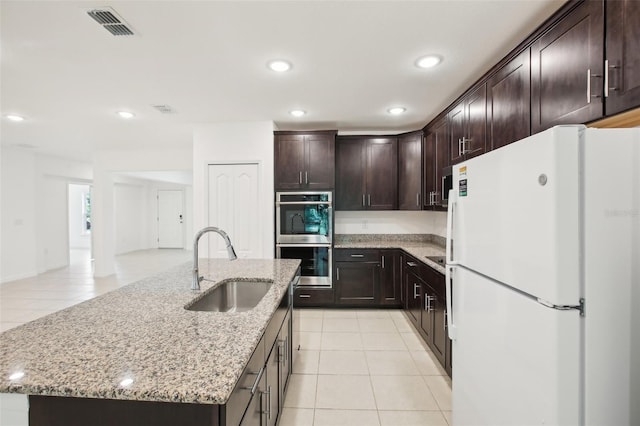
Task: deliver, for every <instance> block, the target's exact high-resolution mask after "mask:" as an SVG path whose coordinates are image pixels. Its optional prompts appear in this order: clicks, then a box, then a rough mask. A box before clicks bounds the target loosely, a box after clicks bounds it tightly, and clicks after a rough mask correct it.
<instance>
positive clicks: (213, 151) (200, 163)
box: [193, 121, 274, 258]
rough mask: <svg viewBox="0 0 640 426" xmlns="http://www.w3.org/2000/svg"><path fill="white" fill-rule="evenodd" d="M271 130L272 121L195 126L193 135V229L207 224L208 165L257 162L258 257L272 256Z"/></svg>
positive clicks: (272, 126)
mask: <svg viewBox="0 0 640 426" xmlns="http://www.w3.org/2000/svg"><path fill="white" fill-rule="evenodd" d="M273 129H274V125H273V122H271V121H260V122H246V123H219V124H203V125H200V126H197V127H196V129H195V131H194V137H193V228H194V230H198V229H201V228H203V227H204V226H207V206H208V200H207V198H208V196H207V194H208V190H207V167H208V165H209V164H216V163H217V164H224V163H238V162H258V163H259V167H260V172H259V173H260V177H259V179H260V182H259V187H258V192H259V194H260V202H259V205H257V206H255V208H256V209H259V210H260V212H261V216H262V217H263V218H264V219H263V220H262V221H261V223H260V230H259V232H260V235H261V236H262V238H263V239H262V247H261V253H262V254H261V257H262V258H273V255H274V222H273V220H274V219H273V217H274V199H273V191H274V189H273V167H274V166H273ZM203 255H204V250H203Z"/></svg>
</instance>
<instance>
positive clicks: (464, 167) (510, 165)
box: [452, 126, 584, 305]
mask: <svg viewBox="0 0 640 426" xmlns="http://www.w3.org/2000/svg"><path fill="white" fill-rule="evenodd" d="M583 130H584V127H583V126H561V127H555V128H553V129H550V130H547V131H545V132H542V133H539V134H537V135H534V136H531V137H529V138H526V139H523V140H521V141H518V142H515V143H513V144H510V145H507V146H505V147H502V148H499V149H497V150H495V151H491V152H489V153H487V154H485V155H482V156H480V157H477V158H474V159H472V160H469V161H466V162H463V163H461V164H458V165H456V166H454V168H453V182H454V187H453V188H454V189H456V190H457V191H458V197H457V201H456V208H455V209H454V217H453V235H452V237H453V262H454V263H459V264H460V265H464V266H465V267H467V268H469V269H471V270H474V271H477V272H480V273H481V274H484V275H486V276H488V277H491V278H493V279H495V280H497V281H500V282H502V283H506V284H508V285H510V286H513V287H515V288H517V289H519V290H521V291H524V292H526V293H528V294H531V295H534V296H536V297H538V298H540V299H543V300H545V301H547V302H549V303H551V304H555V305H577V304H578V301H579V299H580V291H579V278H580V240H579V235H580V226H579V225H580V221H579V213H580V210H579V198H580V197H579V190H580V187H579V172H580V170H579V144H578V142H579V138H580V133H581V132H582V131H583Z"/></svg>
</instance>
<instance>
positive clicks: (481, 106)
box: [463, 83, 487, 160]
mask: <svg viewBox="0 0 640 426" xmlns="http://www.w3.org/2000/svg"><path fill="white" fill-rule="evenodd" d="M464 102H465V105H464V108H465V111H464V114H465V115H464V120H465V129H466V132H465V133H466V135H465V139H464V145H463V150H464V158H465V160H467V159H469V158H472V157H475V156H477V155H480V154H483V153H484V152H485V151H486V150H487V148H486V147H487V84H486V83H483V84H481V85H480V86H478V87H477V88H476V89H475V90H474V91H473V92H471V93H469V95H467V97H466V98H465V101H464Z"/></svg>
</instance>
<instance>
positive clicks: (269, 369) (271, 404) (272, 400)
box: [254, 339, 280, 426]
mask: <svg viewBox="0 0 640 426" xmlns="http://www.w3.org/2000/svg"><path fill="white" fill-rule="evenodd" d="M279 361H280V359H279V351H278V340H277V339H276V343H275V344H274V345H273V348H272V349H271V353H270V354H269V358H267V364H266V366H265V368H266V371H265V373H264V375H265V377H266V382H265V388H264V390H263V391H262V404H263V410H262V411H263V413H262V414H263V415H264V422H265V425H266V426H275V424H276V419H277V418H278V402H279V400H278V396H279V390H280V387H279V383H278V382H279V378H278V375H279V368H280V362H279ZM256 396H257V395H256ZM254 398H255V397H254Z"/></svg>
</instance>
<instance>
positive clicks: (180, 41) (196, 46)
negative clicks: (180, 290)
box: [0, 0, 564, 159]
mask: <svg viewBox="0 0 640 426" xmlns="http://www.w3.org/2000/svg"><path fill="white" fill-rule="evenodd" d="M562 3H564V0H501V1H484V0H475V1H461V0H447V1H426V0H425V1H407V2H404V1H371V0H369V1H287V2H285V1H281V2H275V1H254V2H249V1H227V2H222V1H177V0H174V1H150V0H149V1H105V2H93V1H40V2H36V1H28V0H20V1H7V0H2V1H1V2H0V13H1V33H0V34H1V42H2V57H1V61H2V62H1V75H0V78H1V86H0V90H1V92H0V94H1V108H2V111H1V112H2V115H3V116H4V115H5V114H8V113H16V114H20V115H23V116H25V117H26V120H25V121H24V122H20V123H14V122H9V121H8V120H7V119H6V118H3V119H2V122H1V124H2V128H1V136H2V144H3V145H22V146H24V145H30V146H34V147H35V148H32V149H34V150H36V151H37V152H42V153H48V154H55V155H58V156H65V157H72V158H87V159H88V158H90V157H91V153H92V152H94V151H95V150H102V149H128V148H136V149H140V148H181V147H190V146H191V141H192V131H191V129H192V126H193V124H196V123H215V122H229V121H234V122H236V121H262V120H272V121H274V122H275V123H276V125H277V126H278V127H279V128H280V129H290V130H297V129H307V130H311V129H339V130H341V131H346V132H353V131H368V132H374V131H378V132H379V131H388V132H399V131H405V130H414V129H418V128H421V127H423V126H424V125H425V124H426V123H427V122H428V121H429V120H430V119H432V118H433V117H434V116H435V115H436V114H437V113H439V112H440V111H441V110H442V109H444V108H445V107H446V106H447V105H449V104H450V103H451V102H452V101H453V100H454V99H455V98H456V97H457V96H458V95H460V93H461V92H462V91H463V90H464V89H465V88H467V87H468V86H469V85H471V84H472V83H473V81H474V80H475V79H476V78H477V77H479V76H480V75H481V74H482V73H484V72H485V71H486V70H488V69H489V68H490V67H491V66H492V65H493V64H495V63H496V62H497V61H498V60H499V59H500V58H501V57H503V56H504V55H505V54H506V53H507V52H508V51H509V50H511V49H512V48H513V47H515V45H517V43H518V42H519V41H521V40H523V39H524V38H525V37H526V35H528V34H529V33H530V32H531V31H532V30H533V29H535V28H536V27H537V26H538V25H539V24H540V23H541V22H542V21H544V20H545V19H546V18H547V17H549V16H550V15H551V14H552V13H553V12H554V11H555V10H557V9H558V8H559V7H560V6H561V5H562ZM102 6H110V7H112V8H114V9H115V11H116V12H117V13H118V14H119V15H120V16H121V17H123V18H124V19H125V20H126V21H127V23H128V24H129V25H130V26H131V27H133V29H134V30H135V31H136V33H137V35H136V36H134V37H114V36H112V35H111V34H110V33H108V32H107V31H106V30H105V29H103V28H102V27H100V26H99V25H98V24H97V23H96V22H95V21H93V20H92V19H91V18H90V17H89V16H88V15H87V14H86V10H87V9H90V8H92V7H102ZM427 53H438V54H440V55H442V56H444V62H443V63H442V64H441V65H440V66H439V67H437V68H434V69H431V70H420V69H418V68H416V67H415V66H414V65H413V64H414V61H415V60H416V59H417V58H418V57H419V56H421V55H424V54H427ZM274 58H283V59H287V60H289V61H291V62H292V63H293V69H292V70H291V71H289V72H288V73H285V74H275V73H273V72H272V71H270V70H268V69H267V67H266V63H267V61H268V60H270V59H274ZM157 104H168V105H170V106H171V107H173V108H174V109H175V113H174V114H170V115H163V114H161V113H160V112H158V111H156V110H155V109H153V108H152V107H151V105H157ZM396 105H402V106H405V107H406V108H407V112H406V113H405V114H404V115H402V116H390V115H389V114H387V113H386V110H387V108H389V107H391V106H396ZM295 108H300V109H304V110H306V111H308V114H307V115H306V116H305V117H303V118H301V119H300V118H293V117H291V116H290V115H289V114H288V111H290V110H291V109H295ZM122 109H126V110H130V111H132V112H134V113H135V114H136V117H135V118H134V119H132V120H129V121H125V120H123V119H121V118H119V117H118V116H117V115H116V111H118V110H122Z"/></svg>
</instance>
